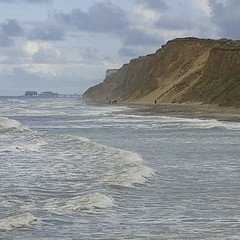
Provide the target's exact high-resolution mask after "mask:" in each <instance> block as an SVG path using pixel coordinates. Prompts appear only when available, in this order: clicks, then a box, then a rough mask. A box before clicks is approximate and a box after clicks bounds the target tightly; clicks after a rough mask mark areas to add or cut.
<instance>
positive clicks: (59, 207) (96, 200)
mask: <svg viewBox="0 0 240 240" xmlns="http://www.w3.org/2000/svg"><path fill="white" fill-rule="evenodd" d="M114 205H115V204H114V200H113V198H112V197H109V196H106V195H104V194H101V193H93V194H88V195H83V196H77V197H73V198H71V199H69V200H67V201H66V202H62V203H59V202H56V201H55V202H53V203H48V204H46V205H45V208H46V209H48V210H49V211H53V212H55V213H63V212H64V213H71V212H75V213H79V212H92V211H97V210H101V209H106V208H111V207H113V206H114Z"/></svg>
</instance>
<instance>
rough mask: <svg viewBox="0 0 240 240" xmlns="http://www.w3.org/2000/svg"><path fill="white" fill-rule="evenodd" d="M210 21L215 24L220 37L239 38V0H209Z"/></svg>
mask: <svg viewBox="0 0 240 240" xmlns="http://www.w3.org/2000/svg"><path fill="white" fill-rule="evenodd" d="M210 6H211V8H212V21H213V22H214V23H215V24H216V25H217V27H218V28H219V31H220V35H221V37H227V38H233V39H240V32H239V25H240V14H239V13H240V1H239V0H228V1H226V2H225V3H221V2H219V1H216V0H210Z"/></svg>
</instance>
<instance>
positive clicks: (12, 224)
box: [0, 212, 38, 231]
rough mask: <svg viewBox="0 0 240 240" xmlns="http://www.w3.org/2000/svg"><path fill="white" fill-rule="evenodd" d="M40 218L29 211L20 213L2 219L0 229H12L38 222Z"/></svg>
mask: <svg viewBox="0 0 240 240" xmlns="http://www.w3.org/2000/svg"><path fill="white" fill-rule="evenodd" d="M37 221H38V219H37V218H36V217H35V216H33V215H32V214H31V213H29V212H24V213H18V214H14V215H11V216H8V217H5V218H3V219H1V220H0V231H12V230H14V229H16V228H21V227H27V226H30V225H31V224H34V223H37Z"/></svg>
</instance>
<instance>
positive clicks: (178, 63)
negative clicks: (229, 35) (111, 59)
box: [84, 38, 240, 107]
mask: <svg viewBox="0 0 240 240" xmlns="http://www.w3.org/2000/svg"><path fill="white" fill-rule="evenodd" d="M84 98H85V99H86V100H91V101H93V100H95V101H101V102H108V101H109V100H112V99H117V100H118V101H131V102H154V101H155V100H157V102H159V103H183V102H187V103H207V104H217V105H222V106H237V107H239V106H240V41H231V40H226V39H222V40H211V39H196V38H183V39H175V40H171V41H169V42H167V44H166V45H164V46H162V48H160V49H159V50H157V51H156V52H155V53H154V54H150V55H147V56H144V57H139V58H137V59H132V60H131V61H130V62H129V63H128V64H124V65H123V67H122V68H120V69H119V70H118V71H116V72H114V73H112V74H110V75H107V77H106V78H105V80H104V81H103V82H102V83H100V84H98V85H96V86H94V87H92V88H90V89H88V90H87V91H86V92H85V93H84Z"/></svg>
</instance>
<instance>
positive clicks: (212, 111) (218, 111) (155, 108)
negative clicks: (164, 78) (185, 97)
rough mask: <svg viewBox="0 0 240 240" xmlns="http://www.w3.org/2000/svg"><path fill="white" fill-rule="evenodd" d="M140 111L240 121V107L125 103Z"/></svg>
mask: <svg viewBox="0 0 240 240" xmlns="http://www.w3.org/2000/svg"><path fill="white" fill-rule="evenodd" d="M125 105H127V106H128V107H131V108H135V109H137V110H138V111H141V112H145V113H149V114H156V115H163V116H173V117H186V118H200V119H216V120H221V121H240V109H239V108H233V107H219V106H214V105H203V104H185V103H184V104H169V103H157V104H154V103H153V104H151V103H136V102H134V103H125Z"/></svg>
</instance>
